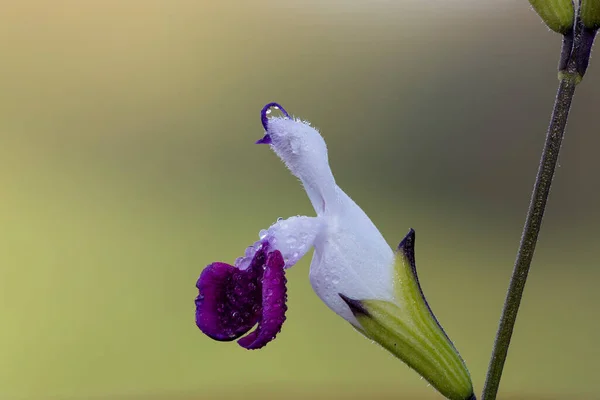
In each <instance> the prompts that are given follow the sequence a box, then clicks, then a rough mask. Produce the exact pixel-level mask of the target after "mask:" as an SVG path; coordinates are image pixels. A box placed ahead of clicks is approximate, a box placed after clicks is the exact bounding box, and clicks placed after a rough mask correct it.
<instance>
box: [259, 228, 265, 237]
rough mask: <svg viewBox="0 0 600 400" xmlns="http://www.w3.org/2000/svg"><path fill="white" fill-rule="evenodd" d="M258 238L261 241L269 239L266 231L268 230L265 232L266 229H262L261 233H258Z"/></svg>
mask: <svg viewBox="0 0 600 400" xmlns="http://www.w3.org/2000/svg"><path fill="white" fill-rule="evenodd" d="M258 237H259V238H260V239H264V238H266V237H267V231H266V230H264V229H262V230H261V231H260V232H258Z"/></svg>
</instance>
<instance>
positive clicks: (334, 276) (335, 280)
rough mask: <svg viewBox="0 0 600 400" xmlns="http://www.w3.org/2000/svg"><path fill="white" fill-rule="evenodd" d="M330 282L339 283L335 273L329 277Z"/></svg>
mask: <svg viewBox="0 0 600 400" xmlns="http://www.w3.org/2000/svg"><path fill="white" fill-rule="evenodd" d="M331 283H333V284H334V285H337V284H338V283H340V277H339V276H337V275H333V276H332V277H331Z"/></svg>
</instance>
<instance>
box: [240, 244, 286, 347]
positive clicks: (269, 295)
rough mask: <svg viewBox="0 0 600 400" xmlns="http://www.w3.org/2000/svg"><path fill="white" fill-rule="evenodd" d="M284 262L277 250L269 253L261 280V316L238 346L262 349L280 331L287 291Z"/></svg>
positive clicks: (283, 319) (283, 318)
mask: <svg viewBox="0 0 600 400" xmlns="http://www.w3.org/2000/svg"><path fill="white" fill-rule="evenodd" d="M284 266H285V262H284V260H283V256H282V255H281V252H279V251H278V250H276V251H273V252H271V253H269V255H268V257H267V262H266V265H265V271H264V276H263V280H262V315H261V317H260V322H259V323H258V327H257V328H256V329H255V330H254V331H253V332H252V333H250V334H249V335H248V336H246V337H243V338H241V339H240V340H238V343H239V345H240V346H242V347H244V348H246V349H248V350H255V349H260V348H261V347H264V346H266V345H267V343H269V342H270V341H271V340H273V339H275V336H277V334H278V333H279V332H280V331H281V326H282V325H283V322H284V321H285V312H286V310H287V306H286V304H285V302H286V299H287V294H286V292H287V289H286V286H285V285H286V283H287V280H286V278H285V272H284V271H285V269H284Z"/></svg>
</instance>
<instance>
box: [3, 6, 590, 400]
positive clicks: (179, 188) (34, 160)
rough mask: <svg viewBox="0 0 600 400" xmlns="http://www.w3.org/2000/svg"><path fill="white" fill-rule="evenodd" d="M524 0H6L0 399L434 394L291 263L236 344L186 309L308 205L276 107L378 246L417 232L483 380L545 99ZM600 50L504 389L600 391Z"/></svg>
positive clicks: (544, 64) (462, 345)
mask: <svg viewBox="0 0 600 400" xmlns="http://www.w3.org/2000/svg"><path fill="white" fill-rule="evenodd" d="M559 47H560V38H559V37H558V36H557V35H555V34H552V33H550V32H549V31H548V30H547V28H545V27H544V26H543V24H542V23H541V22H540V21H539V19H538V17H537V16H536V15H535V13H534V12H532V11H531V10H530V9H529V5H528V3H527V2H526V1H494V2H491V1H488V2H477V1H467V0H462V1H461V0H453V1H450V0H445V1H444V0H437V1H430V2H423V1H418V0H404V1H401V0H398V1H384V0H377V1H374V0H344V1H342V0H280V1H274V0H268V1H267V0H252V1H249V0H248V1H245V0H233V1H223V2H212V1H206V0H199V1H198V0H196V1H191V0H103V1H96V0H89V1H79V0H55V1H45V0H20V1H10V0H8V1H4V2H2V4H1V5H0V57H1V61H0V227H1V229H0V296H1V302H0V317H1V322H0V398H1V399H88V398H93V399H141V398H144V399H184V398H185V399H212V398H223V399H245V398H261V399H266V398H273V399H275V398H277V399H287V398H294V399H301V398H308V397H311V398H312V397H315V398H323V399H334V398H335V399H337V398H339V399H358V398H369V399H379V398H381V399H384V398H385V399H392V398H406V399H417V398H423V399H424V398H428V399H434V398H439V396H438V395H437V394H436V393H435V392H434V391H433V390H432V389H431V388H429V387H427V385H426V383H425V382H424V381H422V380H421V379H420V378H419V377H418V376H417V374H415V373H413V372H412V371H410V370H409V369H408V368H407V367H405V366H404V365H403V364H401V363H400V362H398V361H397V360H395V359H393V358H392V357H391V356H389V355H388V354H387V353H385V352H384V351H383V350H380V349H379V348H378V347H376V346H375V345H374V344H371V343H369V341H367V340H365V339H364V338H363V337H361V336H360V335H359V334H358V333H356V332H355V331H354V330H353V329H351V328H350V327H349V326H348V324H347V323H346V322H345V321H343V320H342V319H340V318H338V317H336V316H335V315H334V314H333V313H332V312H330V311H329V310H328V309H327V308H326V307H325V305H323V304H322V303H320V301H319V300H318V298H317V297H316V296H315V295H314V294H313V292H312V289H311V287H310V284H309V282H308V279H307V276H308V267H309V262H310V258H309V257H306V258H305V260H303V261H302V262H301V263H299V264H298V265H297V266H295V267H294V268H292V269H291V270H290V271H289V273H288V279H289V303H288V305H289V312H288V320H287V322H286V323H285V325H284V329H283V331H282V333H281V334H280V335H279V337H278V338H277V340H276V341H274V342H273V343H271V344H270V345H269V346H268V347H266V348H265V349H264V350H261V351H255V352H248V351H245V350H243V349H242V348H240V347H239V346H237V345H236V344H231V343H229V344H226V343H217V342H213V341H212V340H210V339H208V338H207V337H205V336H203V335H202V334H201V333H200V332H199V331H198V330H197V328H196V327H195V324H194V316H193V315H194V305H193V299H194V297H195V295H196V289H195V287H194V285H195V281H196V279H197V277H198V275H199V273H200V272H201V270H202V268H203V267H204V266H205V265H206V264H208V263H210V262H212V261H216V260H221V261H228V262H232V261H233V260H234V259H235V258H236V257H237V256H239V255H241V254H242V252H243V250H244V249H245V247H246V246H247V245H249V244H250V243H252V242H253V241H254V240H255V239H256V238H257V234H258V231H259V230H260V229H261V228H266V227H268V226H269V225H270V224H271V223H272V222H273V221H274V220H275V219H276V218H277V217H280V216H281V217H287V216H290V215H296V214H308V215H312V214H313V210H312V209H311V206H310V203H309V202H308V199H307V197H306V195H305V194H304V192H303V190H302V188H301V187H300V185H299V184H298V182H297V181H296V179H295V178H293V177H292V176H291V175H290V174H289V173H288V172H287V171H286V169H285V168H284V167H283V165H282V164H281V163H280V162H279V160H278V159H277V158H276V157H275V155H274V154H272V153H271V152H270V151H269V149H268V148H267V147H262V146H254V145H253V142H254V141H255V140H257V139H258V138H260V137H261V136H262V133H263V131H262V127H261V125H260V119H259V111H260V109H261V107H262V106H263V105H264V104H266V103H267V102H270V101H278V102H280V103H281V104H283V106H284V107H286V108H287V109H288V111H290V112H291V113H294V114H296V115H297V116H299V117H302V118H304V119H308V120H310V121H311V122H312V123H313V124H314V125H316V126H317V127H319V128H320V129H321V131H322V133H323V135H324V137H325V138H326V140H327V142H328V145H329V151H330V161H331V165H332V168H333V170H334V173H335V174H336V177H337V180H338V183H339V184H340V186H341V187H343V188H344V190H345V191H346V192H347V193H348V194H350V195H351V196H352V197H353V198H354V199H355V200H356V201H357V202H358V203H359V204H360V205H361V206H362V207H363V209H364V210H365V211H366V212H367V213H368V214H369V215H370V216H371V218H372V219H373V221H374V222H375V223H376V224H377V225H378V227H379V228H380V229H381V231H382V232H383V234H384V236H385V237H386V238H387V239H388V241H389V242H390V244H392V245H393V244H396V243H397V242H399V241H400V239H402V237H403V236H404V235H405V234H406V232H407V231H408V229H409V228H411V227H412V228H415V229H416V231H417V263H418V267H419V273H420V277H421V280H422V284H423V287H424V290H425V292H426V294H427V296H428V299H429V302H430V304H431V306H432V308H433V309H434V311H435V312H436V314H437V316H438V318H439V319H440V321H441V322H442V324H443V325H444V327H445V328H446V330H447V332H448V333H449V335H450V336H451V337H452V339H453V340H454V342H455V344H456V346H457V347H458V349H459V350H460V351H461V354H462V355H463V357H464V358H465V360H466V361H467V364H468V366H469V369H470V371H471V373H472V376H473V380H474V384H475V388H476V391H477V392H480V390H481V387H482V384H483V380H484V374H485V370H486V367H487V363H488V358H489V355H490V351H491V346H492V342H493V336H494V333H495V330H496V326H497V320H498V317H499V313H500V309H501V305H502V302H503V299H504V294H505V290H506V287H507V283H508V279H509V276H510V272H511V270H512V264H513V261H514V257H515V252H516V247H517V244H518V241H519V237H520V233H521V228H522V224H523V219H524V215H525V211H526V208H527V204H528V201H529V194H530V191H531V186H532V182H533V178H534V175H535V170H536V168H537V163H538V159H539V153H540V150H541V147H542V143H543V138H544V134H545V129H546V125H547V122H548V117H549V113H550V109H551V106H552V102H553V97H554V94H555V90H556V86H557V80H556V64H557V59H558V51H559ZM599 61H600V60H596V59H595V58H592V60H591V66H590V69H589V70H588V75H587V76H586V79H585V80H584V82H583V84H582V85H581V86H580V87H579V88H578V93H577V95H576V99H575V102H574V109H573V111H572V114H571V120H570V123H569V127H568V132H567V136H566V139H565V142H564V146H563V153H562V155H561V160H560V164H561V168H559V169H558V172H557V176H556V180H555V186H554V189H553V192H552V195H551V199H550V202H549V209H548V211H547V217H546V219H545V222H544V227H543V231H542V234H541V239H540V242H539V244H538V248H537V253H536V257H535V260H534V265H533V268H532V271H531V276H530V277H531V280H530V282H529V283H528V286H527V291H526V294H525V298H524V302H523V305H522V310H521V314H520V316H519V320H518V324H517V329H516V332H515V336H514V341H513V345H512V347H511V350H510V356H509V359H508V362H507V366H506V370H505V373H504V377H503V381H502V387H501V393H502V396H503V398H537V399H541V398H544V399H562V398H567V397H568V398H572V399H599V398H600V380H599V379H598V377H597V375H598V371H599V370H598V359H599V358H600V348H599V346H598V329H599V328H600V322H598V306H599V305H600V291H599V290H598V287H597V282H598V280H599V278H600V270H599V268H598V256H597V253H596V250H597V248H598V243H599V242H600V230H599V229H598V222H600V211H599V209H598V204H600V184H599V183H598V178H597V174H598V171H600V157H598V156H597V154H598V148H599V147H600V135H599V134H598V133H599V130H598V128H597V126H598V123H597V118H598V103H599V102H600V91H599V89H600V65H599Z"/></svg>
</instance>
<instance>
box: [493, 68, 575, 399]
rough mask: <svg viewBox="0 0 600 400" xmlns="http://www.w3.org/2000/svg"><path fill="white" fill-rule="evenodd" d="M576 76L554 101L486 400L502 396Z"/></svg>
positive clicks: (564, 78) (564, 81)
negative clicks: (504, 377)
mask: <svg viewBox="0 0 600 400" xmlns="http://www.w3.org/2000/svg"><path fill="white" fill-rule="evenodd" d="M575 86H576V77H575V74H573V73H569V72H565V73H564V74H562V75H561V78H560V84H559V86H558V93H557V94H556V100H555V102H554V110H553V112H552V119H551V120H550V126H549V127H548V132H547V135H546V143H545V145H544V150H543V151H542V159H541V161H540V166H539V169H538V173H537V177H536V179H535V185H534V187H533V194H532V196H531V202H530V204H529V210H528V211H527V218H526V220H525V226H524V228H523V234H522V236H521V243H520V245H519V251H518V253H517V259H516V261H515V266H514V269H513V273H512V277H511V280H510V285H509V287H508V292H507V294H506V300H505V302H504V308H503V310H502V316H501V317H500V324H499V326H498V332H497V334H496V340H495V342H494V349H493V351H492V358H491V360H490V364H489V368H488V372H487V376H486V381H485V385H484V388H483V393H482V400H494V399H495V398H496V394H497V393H498V387H499V385H500V378H501V377H502V370H503V368H504V362H505V361H506V356H507V354H508V347H509V345H510V339H511V337H512V333H513V329H514V326H515V321H516V319H517V312H518V311H519V305H520V304H521V298H522V296H523V290H524V289H525V282H526V281H527V274H528V273H529V267H530V265H531V260H532V258H533V253H534V251H535V245H536V243H537V240H538V234H539V232H540V227H541V225H542V219H543V217H544V210H545V208H546V202H547V200H548V194H549V193H550V185H551V184H552V178H553V177H554V170H555V168H556V163H557V161H558V153H559V150H560V146H561V142H562V139H563V136H564V133H565V127H566V125H567V117H568V115H569V109H570V108H571V101H572V100H573V94H574V93H575Z"/></svg>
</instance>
